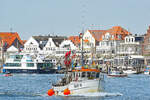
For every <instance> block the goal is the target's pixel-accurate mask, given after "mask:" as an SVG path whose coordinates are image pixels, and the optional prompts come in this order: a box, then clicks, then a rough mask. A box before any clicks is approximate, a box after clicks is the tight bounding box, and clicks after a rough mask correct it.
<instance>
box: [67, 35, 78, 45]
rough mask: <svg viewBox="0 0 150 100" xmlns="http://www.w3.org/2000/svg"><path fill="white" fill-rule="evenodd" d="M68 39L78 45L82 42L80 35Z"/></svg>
mask: <svg viewBox="0 0 150 100" xmlns="http://www.w3.org/2000/svg"><path fill="white" fill-rule="evenodd" d="M68 40H71V41H72V42H73V43H74V44H75V45H76V46H78V45H79V44H80V39H79V36H70V37H69V38H68Z"/></svg>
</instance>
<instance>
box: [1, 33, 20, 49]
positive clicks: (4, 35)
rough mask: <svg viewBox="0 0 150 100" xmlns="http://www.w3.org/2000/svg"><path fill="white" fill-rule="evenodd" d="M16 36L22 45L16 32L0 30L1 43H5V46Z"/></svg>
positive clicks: (10, 43)
mask: <svg viewBox="0 0 150 100" xmlns="http://www.w3.org/2000/svg"><path fill="white" fill-rule="evenodd" d="M16 38H17V39H18V40H19V42H20V43H21V44H22V45H23V42H22V40H21V39H20V37H19V35H18V33H17V32H0V39H2V41H3V44H4V43H7V47H10V46H11V45H12V43H13V42H14V40H15V39H16Z"/></svg>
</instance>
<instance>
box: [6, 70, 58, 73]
mask: <svg viewBox="0 0 150 100" xmlns="http://www.w3.org/2000/svg"><path fill="white" fill-rule="evenodd" d="M7 72H10V73H37V74H49V73H56V69H51V70H39V69H37V70H35V69H4V70H3V73H7Z"/></svg>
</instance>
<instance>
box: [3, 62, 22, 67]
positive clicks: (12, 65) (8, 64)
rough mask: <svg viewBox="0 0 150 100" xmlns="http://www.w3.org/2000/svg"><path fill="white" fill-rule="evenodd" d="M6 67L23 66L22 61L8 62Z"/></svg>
mask: <svg viewBox="0 0 150 100" xmlns="http://www.w3.org/2000/svg"><path fill="white" fill-rule="evenodd" d="M5 66H6V67H21V63H6V65H5Z"/></svg>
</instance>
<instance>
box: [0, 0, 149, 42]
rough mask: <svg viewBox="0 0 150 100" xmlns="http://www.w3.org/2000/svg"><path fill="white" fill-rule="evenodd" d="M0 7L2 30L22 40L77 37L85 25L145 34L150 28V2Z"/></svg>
mask: <svg viewBox="0 0 150 100" xmlns="http://www.w3.org/2000/svg"><path fill="white" fill-rule="evenodd" d="M0 4H1V6H0V31H1V32H10V31H11V28H12V31H15V32H18V33H19V35H20V36H21V38H22V39H29V37H30V36H32V35H47V34H51V35H66V36H69V35H78V33H79V32H80V31H81V30H82V28H83V26H84V28H85V29H87V28H89V29H102V30H105V29H109V28H111V27H112V26H118V25H119V26H122V27H123V28H125V29H127V30H129V31H130V32H131V33H133V34H145V33H146V30H147V29H148V26H149V25H150V13H149V10H150V6H149V4H150V0H0ZM83 24H84V25H83ZM92 24H94V25H95V26H94V27H92V26H91V25H92Z"/></svg>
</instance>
